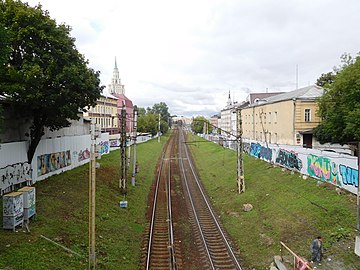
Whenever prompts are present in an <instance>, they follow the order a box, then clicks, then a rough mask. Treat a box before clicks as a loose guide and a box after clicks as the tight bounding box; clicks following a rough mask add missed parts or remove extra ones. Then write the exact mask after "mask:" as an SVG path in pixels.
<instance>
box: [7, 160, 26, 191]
mask: <svg viewBox="0 0 360 270" xmlns="http://www.w3.org/2000/svg"><path fill="white" fill-rule="evenodd" d="M31 173H32V169H31V165H30V164H29V163H28V162H19V163H16V164H12V165H8V166H6V167H4V168H0V194H1V193H2V191H3V190H7V189H9V188H10V189H11V187H12V186H14V185H16V184H20V183H23V182H26V181H31Z"/></svg>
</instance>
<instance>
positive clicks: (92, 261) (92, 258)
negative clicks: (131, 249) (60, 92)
mask: <svg viewBox="0 0 360 270" xmlns="http://www.w3.org/2000/svg"><path fill="white" fill-rule="evenodd" d="M100 133H101V130H100V129H99V127H96V125H95V120H94V119H92V120H91V125H90V136H91V147H90V166H89V269H90V268H91V266H92V267H93V269H95V267H96V253H95V239H96V237H95V198H96V196H95V188H96V162H95V158H96V155H97V154H98V153H96V152H97V151H96V150H97V149H96V148H97V147H96V138H98V137H99V135H100Z"/></svg>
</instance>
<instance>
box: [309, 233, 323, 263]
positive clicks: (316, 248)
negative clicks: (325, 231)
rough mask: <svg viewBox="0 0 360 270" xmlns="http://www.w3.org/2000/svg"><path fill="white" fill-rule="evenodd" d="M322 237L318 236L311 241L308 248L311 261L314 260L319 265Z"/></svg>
mask: <svg viewBox="0 0 360 270" xmlns="http://www.w3.org/2000/svg"><path fill="white" fill-rule="evenodd" d="M322 241H323V240H322V237H321V236H318V237H317V238H316V239H314V240H313V241H312V242H311V246H310V250H311V263H313V262H314V261H315V260H316V261H317V262H318V264H319V265H321V263H320V262H321V257H322V253H323V243H322Z"/></svg>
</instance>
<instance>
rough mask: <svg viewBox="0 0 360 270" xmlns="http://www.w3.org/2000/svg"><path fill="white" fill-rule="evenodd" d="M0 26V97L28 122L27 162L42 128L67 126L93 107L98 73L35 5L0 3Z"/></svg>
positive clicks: (66, 34)
mask: <svg viewBox="0 0 360 270" xmlns="http://www.w3.org/2000/svg"><path fill="white" fill-rule="evenodd" d="M0 25H3V26H4V27H5V29H6V31H7V33H8V35H9V41H10V43H9V44H10V51H9V53H8V54H7V57H6V61H5V64H4V65H2V66H1V69H2V70H1V71H0V95H5V96H6V99H7V100H6V102H8V103H10V104H11V106H12V107H13V108H14V110H15V111H16V112H17V113H18V114H19V116H20V117H21V116H24V115H26V116H27V117H29V118H31V119H32V125H31V128H30V132H29V135H30V146H29V150H28V159H29V162H31V160H32V158H33V155H34V152H35V150H36V147H37V145H38V143H39V141H40V139H41V137H42V135H43V134H44V128H45V127H48V128H50V129H51V130H56V129H60V128H62V127H66V126H69V125H70V122H69V119H78V113H79V109H82V108H85V107H86V106H92V105H95V102H96V100H97V98H99V97H100V92H101V90H102V87H101V86H100V79H99V72H98V71H97V72H95V71H94V70H93V69H91V68H88V66H87V65H88V62H87V61H86V60H85V59H84V56H83V55H81V54H80V53H79V52H78V50H77V49H76V47H75V43H74V42H75V39H74V38H72V37H71V36H70V31H71V28H70V27H69V26H67V25H64V24H60V25H57V24H56V22H55V20H53V19H51V18H50V16H49V13H48V12H47V11H44V10H42V7H41V5H38V6H36V7H34V8H33V7H30V6H29V5H28V4H27V3H22V2H20V1H14V0H0Z"/></svg>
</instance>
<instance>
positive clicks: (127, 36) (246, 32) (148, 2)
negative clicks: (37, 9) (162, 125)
mask: <svg viewBox="0 0 360 270" xmlns="http://www.w3.org/2000/svg"><path fill="white" fill-rule="evenodd" d="M39 2H40V3H41V4H42V6H43V8H44V9H46V10H48V11H49V12H50V16H51V17H52V18H54V19H56V21H57V22H58V23H61V22H65V23H66V24H67V25H70V26H71V27H72V29H73V30H72V32H71V34H72V36H73V37H75V38H76V46H77V48H78V50H79V51H80V53H82V54H84V55H85V57H86V58H87V59H88V60H89V62H90V67H92V68H94V69H95V70H99V71H100V72H101V81H102V84H103V85H105V86H107V85H108V84H109V83H110V81H111V77H112V72H113V69H114V59H115V56H116V58H117V64H118V69H119V72H120V78H121V81H122V83H123V84H124V85H125V94H126V96H127V97H129V98H130V99H131V100H132V101H133V103H134V104H137V105H138V106H141V107H148V106H152V105H153V104H155V103H159V102H165V103H166V104H167V105H168V106H169V110H170V113H171V114H176V115H185V116H192V115H204V116H211V115H212V114H214V113H216V112H219V111H220V110H221V109H222V108H223V107H224V106H225V105H226V101H227V97H228V93H229V91H230V92H231V96H232V99H233V100H236V101H239V102H240V101H243V100H245V98H246V96H247V95H248V93H250V92H265V91H266V90H268V91H269V92H275V91H291V90H294V89H295V88H296V66H297V65H298V85H299V87H304V86H308V85H310V84H314V83H315V81H316V79H317V78H318V77H319V76H320V75H321V73H325V72H329V71H331V70H332V68H333V67H334V66H336V65H339V64H340V56H341V54H343V53H344V52H347V53H351V54H352V55H355V54H356V53H357V52H359V51H360V27H359V25H360V19H359V18H360V17H359V14H360V1H359V0H342V1H339V0H272V1H270V0H217V1H215V0H176V1H175V0H164V1H158V0H143V1H141V0H138V1H137V0H102V1H89V0H71V1H70V0H61V1H54V0H31V1H28V3H29V4H30V5H31V6H34V5H35V4H37V3H39Z"/></svg>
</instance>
